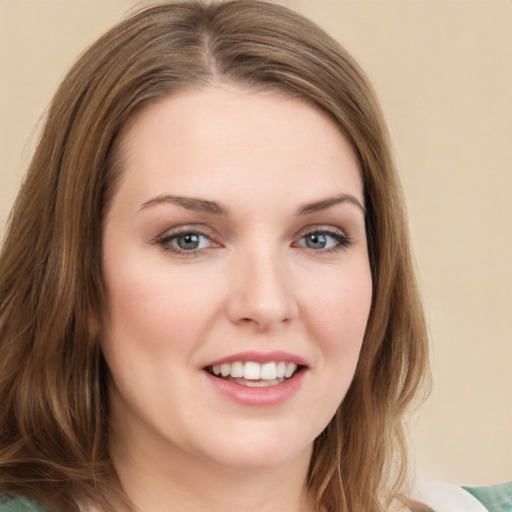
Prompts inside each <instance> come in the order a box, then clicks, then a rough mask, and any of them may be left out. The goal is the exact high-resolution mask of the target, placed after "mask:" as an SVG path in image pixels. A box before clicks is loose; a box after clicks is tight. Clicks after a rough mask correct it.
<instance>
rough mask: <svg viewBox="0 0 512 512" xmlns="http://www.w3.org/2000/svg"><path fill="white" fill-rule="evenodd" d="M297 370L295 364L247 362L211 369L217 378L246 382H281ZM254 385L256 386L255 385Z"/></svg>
mask: <svg viewBox="0 0 512 512" xmlns="http://www.w3.org/2000/svg"><path fill="white" fill-rule="evenodd" d="M296 370H297V365H296V364H295V363H287V362H285V361H278V362H274V361H271V362H270V363H264V364H260V363H256V362H254V361H247V362H246V363H242V362H241V361H236V362H234V363H222V364H219V365H215V366H213V367H212V371H213V374H214V375H217V376H219V377H231V378H234V379H241V378H243V379H244V380H246V381H282V379H284V378H290V377H291V376H292V375H293V374H294V373H295V371H296ZM254 385H257V384H256V383H255V384H254Z"/></svg>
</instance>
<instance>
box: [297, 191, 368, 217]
mask: <svg viewBox="0 0 512 512" xmlns="http://www.w3.org/2000/svg"><path fill="white" fill-rule="evenodd" d="M340 203H350V204H353V205H354V206H357V208H359V209H360V210H361V211H362V212H363V214H366V212H365V209H364V206H363V205H362V204H361V202H360V201H359V199H357V197H356V196H354V195H352V194H340V195H339V196H334V197H329V198H327V199H322V200H321V201H315V202H314V203H308V204H305V205H303V206H301V207H300V208H299V209H298V210H297V213H298V215H308V214H310V213H316V212H321V211H323V210H327V209H328V208H331V207H332V206H335V205H337V204H340Z"/></svg>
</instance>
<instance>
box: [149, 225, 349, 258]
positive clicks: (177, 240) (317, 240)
mask: <svg viewBox="0 0 512 512" xmlns="http://www.w3.org/2000/svg"><path fill="white" fill-rule="evenodd" d="M154 243H155V244H156V245H158V246H160V247H161V248H162V249H163V250H164V251H167V252H170V253H173V254H176V255H178V256H183V257H197V256H201V255H203V254H204V253H205V251H208V250H210V249H217V248H222V247H223V245H222V244H221V243H219V242H217V241H216V240H215V239H214V237H213V236H212V235H210V234H209V233H208V232H207V231H206V230H203V229H198V228H196V227H190V228H189V227H184V228H180V229H177V230H173V231H170V232H166V233H165V234H164V235H163V236H160V237H158V238H157V239H155V240H154ZM352 243H353V241H352V239H351V238H350V236H348V235H347V234H346V233H345V232H344V231H342V230H341V229H339V228H335V227H331V226H329V227H321V226H315V227H313V228H308V229H305V230H303V231H301V232H299V234H298V235H297V236H296V237H295V240H294V241H293V242H292V243H291V247H295V248H304V250H305V251H308V252H310V253H312V254H315V255H323V254H325V255H329V254H334V253H337V252H340V251H342V250H346V249H348V248H349V247H350V246H351V245H352Z"/></svg>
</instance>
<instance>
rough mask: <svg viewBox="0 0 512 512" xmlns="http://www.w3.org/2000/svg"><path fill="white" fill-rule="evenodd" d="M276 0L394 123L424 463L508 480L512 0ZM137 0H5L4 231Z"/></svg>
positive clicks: (0, 198)
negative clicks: (110, 37)
mask: <svg viewBox="0 0 512 512" xmlns="http://www.w3.org/2000/svg"><path fill="white" fill-rule="evenodd" d="M282 3H286V4H287V5H289V6H291V7H294V8H296V9H298V10H299V11H302V12H304V13H306V14H308V15H309V16H310V17H312V18H313V19H315V20H316V21H317V22H318V23H319V24H320V25H321V26H323V27H324V28H325V29H326V30H327V31H328V32H330V33H331V34H332V35H333V36H334V37H336V38H337V39H338V40H339V41H340V42H342V44H344V45H345V46H346V47H347V49H349V50H350V51H351V52H352V53H353V54H354V56H355V57H356V58H357V59H359V61H360V63H361V64H362V65H363V67H364V68H365V69H366V71H367V72H368V74H369V75H370V78H371V79H372V80H373V82H374V84H375V86H376V89H377V91H378V94H379V96H380V98H381V100H382V103H383V107H384V110H385V113H386V115H387V118H388V121H389V124H390V129H391V131H392V134H393V138H394V141H395V149H396V156H397V161H398V164H399V168H400V171H401V173H402V177H403V181H404V188H405V191H406V195H407V200H408V203H409V210H410V219H411V220H410V222H411V228H412V232H413V239H414V246H415V252H416V254H417V259H418V267H419V271H420V276H421V282H422V287H423V291H424V297H425V305H426V310H427V314H428V317H429V321H430V329H431V338H432V346H433V355H432V358H433V369H434V390H433V393H432V395H431V398H430V399H429V401H428V402H427V404H426V405H425V406H424V407H423V408H422V409H421V410H420V412H419V413H418V414H417V415H416V416H415V421H414V422H413V428H412V433H413V444H414V446H415V450H416V455H417V466H418V469H419V471H420V472H421V473H423V474H424V475H426V476H430V477H435V478H441V479H446V480H450V481H453V482H458V483H468V484H487V483H492V482H495V481H501V480H508V479H512V272H511V262H512V229H511V222H512V206H511V205H512V201H511V199H510V196H511V194H510V190H511V189H512V171H511V162H512V1H511V0H496V1H493V0H480V1H470V0H458V1H450V0H422V1H414V0H401V1H399V0H379V1H369V0H354V1H345V0H331V1H328V0H320V1H319V0H295V1H294V0H289V1H283V2H282ZM136 4H137V3H136V2H134V1H130V0H124V1H122V0H97V1H94V0H60V1H59V0H34V1H28V0H0V38H1V39H0V41H1V44H0V77H1V78H0V79H1V84H0V87H1V89H0V231H1V230H2V228H3V226H4V225H5V222H6V219H7V216H8V212H9V209H10V207H11V204H12V202H13V200H14V196H15V194H16V190H17V188H18V186H19V183H20V180H21V177H22V174H23V170H24V168H25V167H26V165H27V162H28V161H29V157H30V153H31V150H32V148H33V144H34V141H35V140H36V138H37V126H38V123H39V122H40V119H41V117H42V115H43V114H44V110H45V106H46V105H47V103H48V102H49V100H50V98H51V95H52V93H53V91H54V90H55V88H56V86H57V84H58V83H59V81H60V79H61V78H62V77H63V74H64V73H65V71H66V70H67V68H68V67H69V66H70V64H71V63H72V61H73V60H74V58H75V57H76V56H77V55H78V53H79V52H80V51H82V50H83V49H84V48H85V47H86V45H87V44H89V43H90V42H92V40H94V39H95V38H96V37H97V36H98V35H99V34H100V33H101V32H102V31H104V30H105V29H106V28H107V27H109V26H110V25H111V24H113V23H114V22H116V21H117V20H118V19H120V17H121V16H122V15H123V14H124V13H125V12H127V11H128V10H131V9H133V7H134V6H135V5H136ZM138 4H139V5H140V2H139V3H138Z"/></svg>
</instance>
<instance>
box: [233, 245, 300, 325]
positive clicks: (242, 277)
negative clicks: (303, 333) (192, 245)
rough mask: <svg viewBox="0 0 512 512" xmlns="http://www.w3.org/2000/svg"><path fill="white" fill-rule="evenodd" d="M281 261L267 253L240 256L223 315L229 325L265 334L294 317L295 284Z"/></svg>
mask: <svg viewBox="0 0 512 512" xmlns="http://www.w3.org/2000/svg"><path fill="white" fill-rule="evenodd" d="M282 260H283V258H281V257H279V256H278V255H275V254H271V253H270V251H260V253H259V254H254V253H253V254H251V255H241V256H240V258H239V261H238V262H237V264H236V266H235V268H234V269H232V273H231V277H230V280H231V287H230V288H231V290H230V294H229V298H228V304H227V312H228V316H229V317H230V319H231V321H232V322H234V323H236V324H239V325H244V324H245V325H249V326H254V327H255V328H257V329H258V330H260V331H268V330H273V329H276V328H279V327H280V326H283V325H285V324H287V323H290V321H292V320H293V319H294V318H296V317H297V316H298V305H297V302H296V298H295V294H294V284H295V283H294V280H293V278H292V276H291V272H290V271H289V269H288V268H287V265H286V263H285V262H283V261H282Z"/></svg>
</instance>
